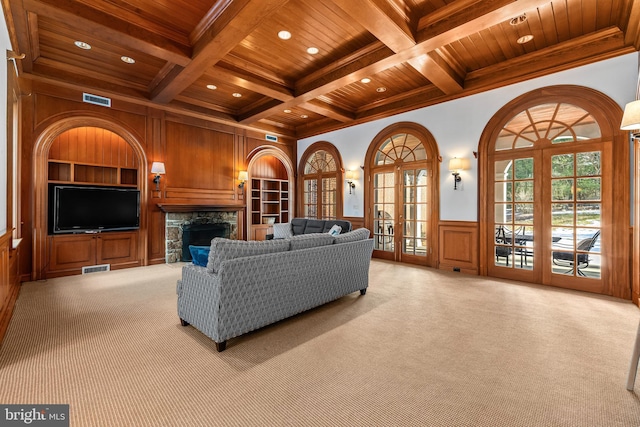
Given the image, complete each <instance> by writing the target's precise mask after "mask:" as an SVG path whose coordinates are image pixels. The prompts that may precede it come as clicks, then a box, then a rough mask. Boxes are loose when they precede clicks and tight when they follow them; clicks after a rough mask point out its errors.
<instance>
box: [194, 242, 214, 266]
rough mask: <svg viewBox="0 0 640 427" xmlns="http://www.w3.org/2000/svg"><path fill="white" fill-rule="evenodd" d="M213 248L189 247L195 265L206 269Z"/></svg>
mask: <svg viewBox="0 0 640 427" xmlns="http://www.w3.org/2000/svg"><path fill="white" fill-rule="evenodd" d="M210 250H211V246H194V245H189V252H190V253H191V261H192V262H193V264H194V265H199V266H201V267H206V266H207V262H208V260H209V251H210Z"/></svg>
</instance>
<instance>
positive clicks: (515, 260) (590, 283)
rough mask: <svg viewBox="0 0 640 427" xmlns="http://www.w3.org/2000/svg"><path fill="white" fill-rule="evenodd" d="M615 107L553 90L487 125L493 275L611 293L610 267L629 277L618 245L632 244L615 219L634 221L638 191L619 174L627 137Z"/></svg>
mask: <svg viewBox="0 0 640 427" xmlns="http://www.w3.org/2000/svg"><path fill="white" fill-rule="evenodd" d="M611 104H612V101H610V100H608V99H606V98H605V97H604V96H603V95H601V94H597V93H594V91H591V90H589V89H585V88H577V87H573V88H572V89H571V90H568V88H567V87H557V88H553V89H551V88H546V90H545V91H534V92H532V93H531V94H527V95H523V96H522V97H520V98H519V99H517V100H515V101H513V102H512V103H510V104H509V105H507V106H505V107H504V108H503V109H502V110H501V111H500V112H498V113H497V114H496V117H500V119H499V120H498V119H497V118H495V119H492V121H491V122H490V123H489V125H487V130H486V131H485V135H483V141H481V146H482V145H483V144H485V145H486V147H487V150H486V153H487V161H486V163H484V161H483V162H482V164H484V165H486V176H487V177H488V179H487V180H485V182H486V184H487V185H486V187H485V191H486V195H487V201H488V203H486V205H485V206H483V209H481V224H484V223H485V222H484V221H483V218H486V223H487V224H490V226H489V227H488V228H487V230H486V234H484V233H481V234H482V235H483V236H486V242H485V243H484V244H485V245H486V246H485V247H486V248H487V250H486V252H484V254H491V255H490V256H489V257H487V258H486V260H485V262H486V271H487V273H488V274H489V275H491V276H496V277H504V278H510V279H515V280H523V281H529V282H534V283H541V284H548V285H553V286H560V287H567V288H572V289H579V290H584V291H591V292H598V293H611V292H612V291H611V287H612V285H613V284H612V282H611V281H610V277H611V274H612V273H613V271H612V270H611V269H612V268H622V269H623V270H624V269H627V270H628V266H627V267H625V266H622V265H621V266H618V267H614V265H613V262H614V257H613V256H612V253H613V251H615V250H616V249H615V246H616V245H617V244H614V243H613V242H614V241H616V240H619V239H622V240H624V239H627V240H628V238H627V237H625V236H624V235H617V233H619V232H618V231H616V230H615V228H616V227H618V228H619V229H620V230H623V229H624V227H620V226H614V224H616V223H619V220H618V219H616V217H618V218H620V219H622V221H626V223H627V224H628V216H629V215H628V212H629V205H628V203H629V194H628V186H627V184H626V183H622V182H619V181H618V182H616V178H615V177H614V175H617V174H619V172H620V171H616V172H614V167H613V166H614V164H615V163H617V161H616V157H617V158H618V160H620V159H623V158H624V157H625V156H628V149H624V148H623V149H622V150H621V151H622V152H625V151H626V152H627V154H624V153H616V152H615V150H613V149H612V148H613V142H614V140H615V138H616V137H619V130H617V129H616V128H614V127H613V126H611V123H614V122H616V120H615V119H613V120H612V119H610V118H608V117H607V114H610V112H609V110H610V109H611V111H615V107H614V108H612V105H611ZM618 109H619V107H618ZM617 122H619V119H618V120H617ZM500 123H502V124H500ZM492 126H495V128H492ZM482 151H483V150H481V152H482ZM626 164H628V160H627V161H626ZM621 169H625V166H622V168H621ZM626 169H627V174H628V168H626ZM624 180H625V181H628V176H627V178H625V179H624ZM618 186H622V187H626V188H627V191H626V194H625V193H624V191H622V192H620V191H619V190H617V189H616V187H618ZM616 194H618V195H617V196H616ZM613 200H616V208H615V210H617V209H618V207H619V208H620V209H621V212H619V213H616V212H614V206H613V203H612V201H613ZM625 210H626V214H625V213H624V211H625ZM625 217H626V218H627V219H625ZM627 246H628V245H627Z"/></svg>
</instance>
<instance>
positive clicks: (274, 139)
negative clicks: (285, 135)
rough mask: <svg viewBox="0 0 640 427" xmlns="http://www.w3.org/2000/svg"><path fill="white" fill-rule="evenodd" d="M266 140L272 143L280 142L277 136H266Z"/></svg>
mask: <svg viewBox="0 0 640 427" xmlns="http://www.w3.org/2000/svg"><path fill="white" fill-rule="evenodd" d="M264 139H266V140H267V141H271V142H278V137H277V136H275V135H268V134H267V135H265V136H264Z"/></svg>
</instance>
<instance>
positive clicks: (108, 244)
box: [97, 232, 138, 264]
mask: <svg viewBox="0 0 640 427" xmlns="http://www.w3.org/2000/svg"><path fill="white" fill-rule="evenodd" d="M137 250H138V233H137V232H122V233H102V234H100V235H99V236H98V244H97V261H98V264H124V263H136V262H138V254H137Z"/></svg>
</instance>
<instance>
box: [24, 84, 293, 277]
mask: <svg viewBox="0 0 640 427" xmlns="http://www.w3.org/2000/svg"><path fill="white" fill-rule="evenodd" d="M23 83H24V88H23V92H29V93H31V94H32V95H31V96H29V97H26V98H25V100H24V105H23V115H22V122H21V125H22V130H23V138H22V140H23V141H24V144H23V147H22V169H21V191H22V193H21V211H22V212H24V213H26V214H25V215H26V216H25V217H24V218H23V228H22V237H23V245H24V247H23V248H22V254H23V256H22V257H21V264H20V268H19V270H20V272H21V274H23V275H25V276H26V277H30V278H33V279H39V278H42V277H41V276H42V274H43V273H42V271H43V265H45V263H46V259H47V256H46V255H47V254H46V253H34V251H33V250H34V246H33V245H32V242H33V241H34V236H36V235H34V234H33V230H34V229H35V232H36V233H40V234H41V233H42V232H44V233H45V234H46V230H40V229H41V228H43V227H42V226H41V225H39V224H38V222H40V224H41V223H42V221H41V219H42V218H46V206H45V204H46V203H43V202H42V201H40V202H38V198H37V196H36V198H35V199H36V201H34V197H32V195H33V194H34V191H42V190H40V189H41V188H42V186H43V185H44V187H46V176H47V173H46V171H40V172H37V171H36V170H34V166H35V165H36V164H37V162H36V160H34V153H36V157H37V155H38V153H39V152H38V147H39V146H45V145H46V144H49V146H48V147H47V149H46V153H43V152H40V155H41V156H47V157H48V156H51V157H52V158H56V157H60V158H65V159H67V160H70V159H71V158H73V159H74V160H76V161H78V162H85V163H95V164H98V165H108V166H111V165H114V166H115V165H118V166H120V167H134V168H137V169H138V171H139V177H140V179H139V180H138V185H139V188H140V189H141V190H143V194H142V195H141V199H142V200H141V205H142V209H143V212H142V213H141V227H140V239H139V245H140V248H144V249H143V250H144V253H143V254H142V255H141V259H144V260H145V262H146V263H148V264H153V263H162V262H164V256H165V235H164V234H165V230H164V221H165V214H164V213H163V212H162V211H161V210H160V209H159V208H158V204H165V205H166V204H177V205H200V206H202V205H206V206H211V205H216V206H240V207H243V208H244V205H245V200H244V195H243V193H242V190H241V189H239V188H238V185H237V184H238V182H237V176H238V171H240V170H246V167H247V164H248V162H249V158H250V156H252V155H254V154H255V153H256V152H258V151H260V150H262V149H264V148H266V147H269V148H274V147H276V148H278V149H280V150H281V151H282V152H283V153H284V154H285V155H286V156H288V157H289V158H290V159H291V163H292V164H295V159H296V147H295V141H294V140H292V139H286V138H280V141H278V142H276V143H273V142H267V141H266V140H265V135H264V133H263V132H259V131H256V130H251V129H245V128H240V127H234V126H230V125H228V124H223V123H217V122H214V121H211V120H208V119H207V118H206V117H205V116H203V115H194V116H188V115H182V114H177V113H174V112H173V111H171V109H170V108H169V107H167V109H162V108H158V107H157V106H150V105H149V106H142V105H138V104H132V103H127V102H123V101H121V100H119V99H113V100H112V104H111V105H112V107H111V108H105V107H101V106H96V105H92V104H87V103H83V102H81V100H82V91H81V90H75V89H71V88H66V87H57V86H55V85H52V84H47V83H43V82H33V81H25V82H23ZM65 121H67V122H69V121H74V123H75V124H77V126H75V125H74V126H73V127H72V128H64V123H65ZM85 122H86V123H85ZM96 123H97V124H96ZM101 123H104V124H108V125H105V126H101V125H100V124H101ZM83 126H84V127H86V126H88V127H95V128H104V129H107V131H100V132H95V131H94V132H93V134H92V135H89V133H88V132H87V130H86V129H85V130H82V129H77V128H80V127H83ZM56 132H57V134H56V135H54V136H50V137H47V135H48V134H54V133H56ZM118 135H120V136H122V138H121V137H120V136H118ZM45 140H46V141H49V142H47V143H44V142H43V141H45ZM90 140H94V141H95V140H100V141H101V142H102V143H103V144H102V145H103V146H105V147H110V148H109V149H107V150H102V151H100V150H98V151H96V150H91V144H92V143H91V142H90ZM131 141H133V142H134V144H137V147H136V148H134V149H131V145H130V144H129V142H131ZM154 161H161V162H164V163H165V167H166V174H165V175H163V176H162V178H161V181H160V189H159V191H157V190H156V186H155V184H154V183H153V182H152V180H153V175H152V174H151V171H150V168H151V163H152V162H154ZM123 162H124V164H123ZM145 168H146V169H145ZM275 173H277V174H280V173H281V171H280V169H279V168H277V169H275ZM285 176H286V172H285ZM42 177H44V179H45V184H43V183H42V182H36V181H37V180H40V181H42V179H43V178H42ZM40 200H45V202H46V198H41V199H40ZM30 212H34V214H33V216H31V215H30V214H29V213H30ZM36 217H37V218H40V221H34V219H36ZM243 218H244V215H243ZM240 237H245V236H240ZM36 238H37V239H43V236H41V235H37V237H36ZM141 250H142V249H141ZM32 254H33V255H34V257H35V262H32V258H34V257H32Z"/></svg>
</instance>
